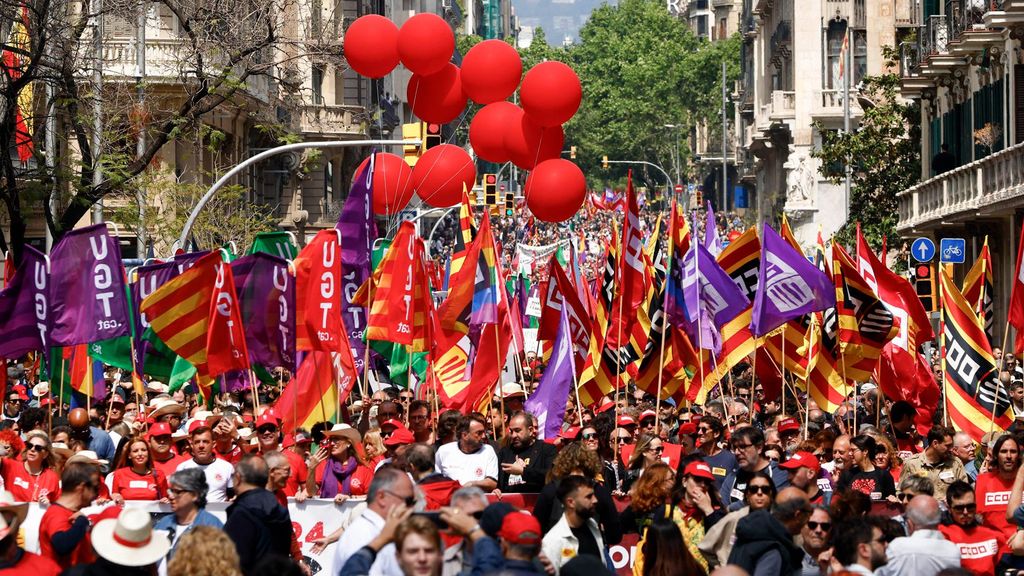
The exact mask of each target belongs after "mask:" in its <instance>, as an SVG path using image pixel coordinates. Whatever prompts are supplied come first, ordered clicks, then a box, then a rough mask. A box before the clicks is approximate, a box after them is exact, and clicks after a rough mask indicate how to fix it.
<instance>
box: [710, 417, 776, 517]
mask: <svg viewBox="0 0 1024 576" xmlns="http://www.w3.org/2000/svg"><path fill="white" fill-rule="evenodd" d="M763 451H764V434H763V433H762V432H761V431H760V430H758V429H757V428H755V427H753V426H744V427H743V428H740V429H738V430H736V432H735V433H734V434H733V435H732V453H733V454H734V455H735V456H736V469H735V470H733V471H732V473H730V474H729V475H728V476H726V478H725V481H723V482H722V492H721V494H722V501H723V502H725V503H727V504H728V505H729V509H730V510H739V509H740V508H742V507H743V496H744V491H745V490H746V489H747V482H749V481H750V477H751V476H753V475H754V473H755V472H765V473H766V474H768V475H769V476H771V477H772V481H773V482H774V483H775V488H776V489H777V490H782V489H783V488H785V487H786V486H789V478H788V477H787V474H786V471H785V470H781V469H779V467H778V466H777V465H776V464H775V463H774V462H772V461H771V460H768V459H767V458H765V457H764V454H763Z"/></svg>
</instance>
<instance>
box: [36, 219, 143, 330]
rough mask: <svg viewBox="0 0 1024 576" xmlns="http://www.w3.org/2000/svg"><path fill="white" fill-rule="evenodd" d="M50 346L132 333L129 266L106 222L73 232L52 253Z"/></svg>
mask: <svg viewBox="0 0 1024 576" xmlns="http://www.w3.org/2000/svg"><path fill="white" fill-rule="evenodd" d="M50 272H51V277H50V278H51V284H50V305H51V308H50V345H51V346H73V345H75V344H88V343H90V342H98V341H100V340H107V339H110V338H118V337H120V336H127V335H128V334H129V329H130V326H129V324H128V301H127V300H126V299H125V297H124V295H125V281H124V268H123V266H122V265H121V252H120V249H119V248H118V246H117V242H116V241H114V239H113V238H111V237H110V234H108V233H107V227H106V225H105V224H96V225H95V226H89V227H87V228H81V229H79V230H72V231H71V232H68V234H67V235H66V236H64V238H62V239H61V241H60V242H58V243H57V245H56V246H55V247H54V248H53V252H51V254H50Z"/></svg>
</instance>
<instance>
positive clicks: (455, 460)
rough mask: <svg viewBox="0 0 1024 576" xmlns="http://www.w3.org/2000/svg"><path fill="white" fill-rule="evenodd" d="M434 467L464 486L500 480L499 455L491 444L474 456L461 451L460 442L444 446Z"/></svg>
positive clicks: (482, 447)
mask: <svg viewBox="0 0 1024 576" xmlns="http://www.w3.org/2000/svg"><path fill="white" fill-rule="evenodd" d="M434 467H435V468H437V471H438V472H440V473H441V474H444V475H445V476H447V477H449V478H451V479H452V480H456V481H458V482H459V484H463V485H465V484H469V483H470V482H478V481H480V480H483V479H484V478H491V479H493V480H497V479H498V455H497V454H495V453H494V448H491V445H490V444H484V445H483V446H481V447H480V449H479V450H477V451H476V452H474V453H472V454H466V453H465V452H463V451H462V450H459V443H458V442H449V443H447V444H443V445H442V446H441V447H440V448H438V449H437V454H436V455H435V456H434Z"/></svg>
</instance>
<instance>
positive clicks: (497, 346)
mask: <svg viewBox="0 0 1024 576" xmlns="http://www.w3.org/2000/svg"><path fill="white" fill-rule="evenodd" d="M499 288H500V289H501V290H504V289H505V287H504V286H499ZM494 355H495V357H497V360H498V362H497V365H498V366H503V365H504V363H503V362H502V359H501V339H500V338H499V337H498V324H497V322H495V324H494ZM501 392H502V391H501V369H500V368H499V369H498V410H499V411H500V412H501V433H502V435H504V434H505V395H504V394H502V393H501ZM493 422H494V420H493V419H492V420H491V423H492V424H493ZM494 433H495V436H494V441H495V442H497V441H498V436H497V433H498V432H497V430H495V432H494Z"/></svg>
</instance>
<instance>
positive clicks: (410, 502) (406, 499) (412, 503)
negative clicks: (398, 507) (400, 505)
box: [384, 490, 416, 508]
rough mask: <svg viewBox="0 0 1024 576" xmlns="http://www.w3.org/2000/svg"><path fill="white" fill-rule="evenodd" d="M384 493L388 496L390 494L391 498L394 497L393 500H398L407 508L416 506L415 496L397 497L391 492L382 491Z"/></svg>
mask: <svg viewBox="0 0 1024 576" xmlns="http://www.w3.org/2000/svg"><path fill="white" fill-rule="evenodd" d="M384 492H387V493H388V494H391V495H392V496H394V497H395V498H398V499H399V500H401V501H402V502H405V505H406V506H408V507H409V508H412V507H413V506H415V505H416V497H415V496H399V495H398V494H395V493H394V492H392V491H391V490H384Z"/></svg>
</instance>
